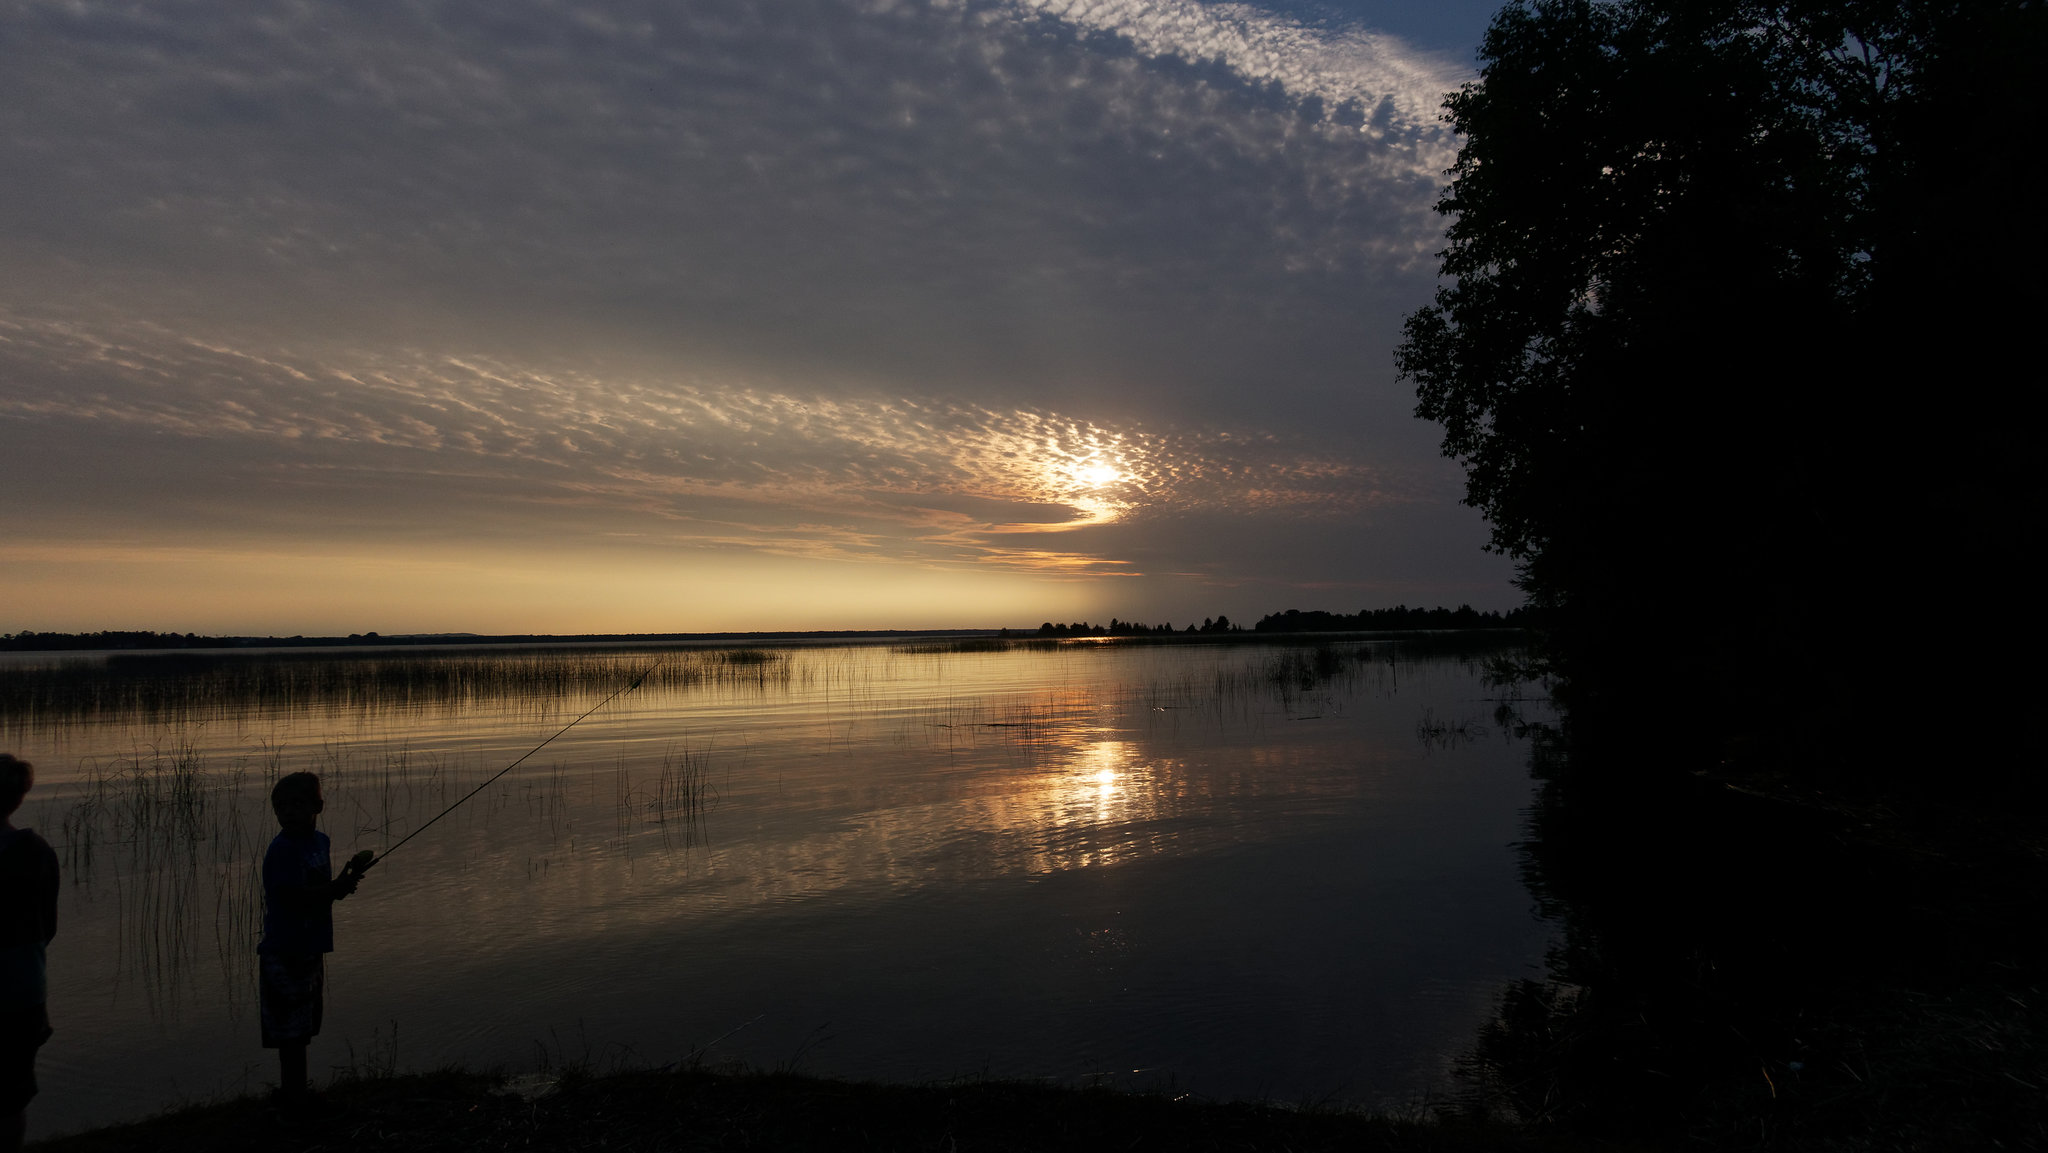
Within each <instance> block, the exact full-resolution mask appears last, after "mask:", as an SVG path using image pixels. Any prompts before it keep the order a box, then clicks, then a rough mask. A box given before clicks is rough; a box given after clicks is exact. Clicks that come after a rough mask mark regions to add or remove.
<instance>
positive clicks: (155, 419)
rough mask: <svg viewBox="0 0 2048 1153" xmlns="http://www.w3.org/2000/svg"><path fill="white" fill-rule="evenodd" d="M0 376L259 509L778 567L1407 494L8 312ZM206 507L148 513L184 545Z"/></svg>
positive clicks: (1020, 561) (923, 427)
mask: <svg viewBox="0 0 2048 1153" xmlns="http://www.w3.org/2000/svg"><path fill="white" fill-rule="evenodd" d="M0 373H4V374H5V378H6V379H7V380H8V381H9V387H8V388H7V390H6V391H5V392H4V393H0V421H8V422H12V423H14V424H16V425H32V426H34V428H35V430H36V431H35V432H34V433H33V435H34V436H36V437H38V438H46V439H47V438H49V437H50V434H51V430H57V431H58V432H61V434H62V435H61V436H58V437H56V439H58V440H62V441H68V442H69V443H73V444H80V445H84V444H114V443H119V442H121V441H123V440H124V439H127V438H132V437H135V436H138V435H141V436H147V437H153V438H156V439H157V441H158V443H162V442H163V441H164V440H165V439H166V438H171V439H173V440H175V441H177V442H182V443H184V444H185V445H186V446H187V448H186V449H185V452H186V454H187V455H188V456H189V457H190V459H192V460H193V461H195V462H199V461H207V460H213V461H219V460H232V461H234V462H235V464H234V468H235V469H236V470H237V471H238V472H242V473H250V472H261V473H265V474H267V475H269V476H270V477H271V478H272V480H271V481H270V482H269V483H268V484H267V485H265V486H264V489H263V491H267V492H270V493H274V494H278V493H281V494H282V499H284V500H285V501H286V503H287V504H295V503H296V502H297V501H298V500H300V499H301V497H300V495H299V494H298V493H297V491H296V488H297V486H298V485H302V484H304V483H307V480H308V478H314V479H317V481H318V483H320V484H322V485H324V486H326V487H328V488H330V489H334V490H336V491H342V490H350V489H353V490H356V491H358V492H359V493H361V492H362V491H363V490H388V489H389V488H390V487H391V486H394V485H398V486H411V487H413V488H415V489H416V490H417V489H423V488H431V487H434V486H439V487H440V488H442V489H443V490H445V491H447V492H449V493H451V494H452V493H456V492H458V491H459V490H460V489H461V488H462V487H463V482H464V481H465V479H467V480H471V481H485V482H488V486H489V487H488V490H487V491H488V499H489V501H490V502H491V503H493V504H494V505H498V506H503V505H505V504H506V503H508V502H511V503H518V504H522V505H525V506H527V507H528V509H529V510H530V515H533V516H536V517H539V516H542V515H543V510H546V509H549V508H552V509H555V510H558V511H559V512H561V513H563V514H564V515H569V516H574V517H577V518H583V519H585V520H586V522H587V523H588V524H590V525H591V526H593V527H595V526H602V531H614V532H616V531H624V530H627V529H628V528H629V527H630V531H633V532H638V533H659V532H670V533H687V534H688V535H689V536H690V538H691V539H693V540H696V541H699V542H703V543H716V544H721V545H727V546H734V547H743V548H750V549H756V550H761V551H768V552H783V553H789V554H795V555H807V556H831V557H848V556H860V555H889V556H893V557H899V558H901V557H905V556H916V557H919V558H921V559H923V560H926V561H929V562H932V563H957V564H976V565H996V566H1009V567H1019V568H1026V569H1038V568H1045V567H1054V568H1058V569H1060V570H1061V571H1070V572H1071V571H1078V570H1083V569H1092V570H1100V571H1105V572H1115V571H1120V570H1123V569H1125V568H1127V567H1128V566H1129V561H1128V560H1126V559H1122V558H1119V557H1116V556H1114V555H1107V554H1106V553H1097V554H1088V555H1083V554H1080V553H1076V552H1073V551H1072V550H1070V549H1062V548H1060V547H1058V546H1055V545H1052V544H1049V543H1048V542H1047V541H1046V540H1044V539H1042V538H1044V537H1046V536H1048V535H1050V534H1060V533H1066V532H1071V531H1073V530H1076V529H1080V528H1085V527H1095V526H1105V525H1112V524H1116V523H1119V522H1122V521H1126V520H1142V519H1144V518H1147V517H1159V516H1163V515H1167V514H1182V513H1187V512H1196V511H1210V512H1213V511H1218V510H1224V509H1230V510H1235V511H1236V512H1239V513H1243V512H1256V513H1259V514H1261V515H1268V516H1283V517H1298V518H1327V517H1331V516H1335V515H1340V514H1342V513H1344V512H1348V511H1353V510H1356V509H1358V508H1360V507H1363V506H1367V505H1375V504H1379V505H1385V504H1394V503H1402V502H1406V501H1412V500H1416V499H1421V498H1422V494H1421V493H1419V492H1417V491H1411V490H1404V488H1403V484H1404V482H1403V481H1402V480H1400V479H1399V478H1397V477H1395V476H1394V475H1392V474H1390V473H1385V472H1379V471H1376V470H1373V469H1370V468H1367V467H1365V466H1362V465H1359V464H1357V463H1355V462H1346V461H1341V460H1329V459H1322V458H1318V457H1316V456H1313V455H1304V454H1303V452H1302V451H1301V449H1300V447H1299V446H1298V445H1292V444H1289V443H1288V442H1287V441H1285V440H1283V439H1280V438H1277V437H1272V436H1265V437H1259V438H1249V439H1248V438H1244V437H1240V436H1235V435H1230V434H1206V435H1204V434H1197V433H1189V432H1185V431H1160V430H1153V429H1150V428H1147V427H1145V426H1144V425H1142V424H1130V425H1125V426H1121V427H1112V426H1105V425H1101V424H1097V423H1094V422H1090V421H1087V420H1081V419H1075V418H1068V417H1064V416H1062V415H1060V414H1059V413H1057V412H1051V411H1044V410H1032V409H1018V408H1012V409H997V408H993V407H989V406H986V405H977V404H969V403H964V402H961V401H958V400H947V399H922V400H917V399H907V398H904V397H847V396H837V395H793V394H790V393H786V392H779V391H774V390H769V389H763V388H759V387H753V386H750V385H748V384H747V383H745V382H728V381H715V380H708V379H700V380H674V379H647V378H633V379H625V378H610V377H597V376H592V375H589V374H587V373H582V372H577V371H572V370H564V371H557V372H540V371H535V370H533V369H530V368H519V367H512V366H508V365H503V364H498V363H494V362H492V361H490V360H488V359H487V358H483V357H475V356H438V357H423V356H422V357H415V358H401V357H396V356H390V355H386V356H383V357H378V358H364V359H359V360H354V361H349V362H345V363H336V362H332V361H321V360H317V359H313V358H309V357H304V356H300V355H296V354H293V353H291V352H289V351H280V350H276V349H265V350H261V351H250V350H246V349H237V348H231V347H227V346H225V345H221V344H218V343H211V342H207V341H202V340H198V339H195V338H192V337H189V336H183V335H179V334H175V333H171V332H167V331H165V330H163V329H161V328H157V327H151V326H141V327H136V328H133V329H131V330H127V331H107V330H104V329H88V328H85V327H81V326H80V325H78V324H75V323H58V322H50V321H36V320H31V319H27V318H23V317H21V316H19V315H15V316H0ZM283 478H290V479H288V480H287V479H283ZM1405 483H1408V484H1409V485H1410V486H1411V488H1412V481H1409V482H1405ZM280 485H282V487H280ZM95 499H97V498H95ZM265 499H266V498H265V497H264V496H263V495H261V494H260V493H251V494H250V495H249V496H248V497H246V498H245V501H246V503H248V504H250V505H259V504H261V503H263V501H264V500H265ZM365 500H366V504H367V505H368V507H371V508H374V509H376V510H378V515H380V516H383V517H386V518H403V517H404V516H405V515H406V511H407V506H404V505H398V506H397V507H393V502H392V501H391V500H390V498H389V496H388V493H387V492H382V491H378V492H372V493H371V494H369V495H368V496H366V498H365ZM204 507H205V505H204V504H202V505H200V506H198V508H195V509H193V510H188V511H187V512H186V513H185V514H184V515H183V516H181V515H180V514H179V513H178V512H177V511H176V510H175V509H162V510H159V511H158V512H157V513H156V514H155V516H156V517H157V519H158V520H159V522H166V521H167V522H171V523H176V522H178V521H186V522H188V523H185V524H182V525H179V527H180V529H181V530H182V531H190V530H192V529H195V528H198V527H200V526H199V525H198V524H197V523H189V522H193V521H195V520H196V517H197V515H199V510H200V509H203V508H204ZM411 507H412V508H414V509H422V508H426V507H428V506H425V505H420V504H414V505H412V506H411ZM280 515H282V511H281V512H280ZM435 515H437V516H438V515H440V514H439V513H436V514H435ZM592 516H594V517H595V519H594V520H592V519H589V518H591V517H592ZM1113 551H1114V550H1113V549H1111V550H1109V552H1113Z"/></svg>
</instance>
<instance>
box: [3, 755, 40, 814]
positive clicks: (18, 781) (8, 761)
mask: <svg viewBox="0 0 2048 1153" xmlns="http://www.w3.org/2000/svg"><path fill="white" fill-rule="evenodd" d="M35 783H36V767H35V766H34V765H31V764H29V763H28V762H27V761H24V760H22V759H21V758H20V757H17V756H15V755H14V754H13V753H0V817H11V816H13V815H14V810H16V809H18V808H20V807H21V801H22V798H24V797H26V796H28V791H29V790H30V789H32V788H34V787H35Z"/></svg>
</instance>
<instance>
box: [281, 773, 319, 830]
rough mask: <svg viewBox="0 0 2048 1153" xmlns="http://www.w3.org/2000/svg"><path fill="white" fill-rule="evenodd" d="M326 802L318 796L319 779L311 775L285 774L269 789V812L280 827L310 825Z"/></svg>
mask: <svg viewBox="0 0 2048 1153" xmlns="http://www.w3.org/2000/svg"><path fill="white" fill-rule="evenodd" d="M326 807H327V802H326V801H325V800H324V799H322V798H321V796H320V778H319V777H317V776H314V775H313V774H312V773H287V774H285V775H284V776H282V777H279V778H278V779H277V783H276V784H275V785H272V786H271V787H270V811H271V812H273V813H276V814H277V823H278V824H280V825H293V824H298V825H310V824H312V823H313V818H314V817H317V816H319V815H320V810H321V809H324V808H326Z"/></svg>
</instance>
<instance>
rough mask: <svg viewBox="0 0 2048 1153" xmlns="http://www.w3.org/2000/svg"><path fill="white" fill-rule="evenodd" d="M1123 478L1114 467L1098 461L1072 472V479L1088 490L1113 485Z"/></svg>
mask: <svg viewBox="0 0 2048 1153" xmlns="http://www.w3.org/2000/svg"><path fill="white" fill-rule="evenodd" d="M1123 478H1124V474H1123V473H1121V472H1118V471H1117V470H1116V468H1115V467H1114V466H1112V465H1107V464H1103V463H1101V462H1100V461H1095V462H1091V463H1089V464H1084V465H1082V466H1081V467H1079V468H1077V469H1075V470H1074V479H1075V480H1078V481H1080V482H1081V483H1082V484H1085V485H1087V486H1088V487H1090V488H1101V487H1103V486H1104V485H1111V484H1115V483H1116V482H1117V481H1120V480H1122V479H1123Z"/></svg>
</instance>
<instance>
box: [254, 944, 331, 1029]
mask: <svg viewBox="0 0 2048 1153" xmlns="http://www.w3.org/2000/svg"><path fill="white" fill-rule="evenodd" d="M258 960H259V961H260V962H261V965H260V970H261V977H260V979H259V980H258V982H257V987H258V991H259V993H260V996H259V997H258V1000H259V1001H260V1002H261V1004H260V1006H259V1011H260V1015H261V1016H262V1018H263V1047H264V1048H265V1049H276V1048H279V1047H281V1046H283V1045H288V1044H289V1045H303V1044H305V1043H306V1042H308V1041H310V1040H312V1039H313V1038H314V1036H315V1035H317V1034H318V1033H319V1032H320V1013H321V1010H322V1009H324V1008H325V1007H326V1001H327V967H326V966H325V965H324V964H323V963H322V962H323V961H324V960H325V958H323V957H322V956H321V955H320V954H319V953H265V954H263V955H262V956H261V957H260V958H258Z"/></svg>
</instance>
